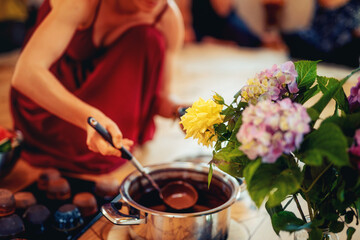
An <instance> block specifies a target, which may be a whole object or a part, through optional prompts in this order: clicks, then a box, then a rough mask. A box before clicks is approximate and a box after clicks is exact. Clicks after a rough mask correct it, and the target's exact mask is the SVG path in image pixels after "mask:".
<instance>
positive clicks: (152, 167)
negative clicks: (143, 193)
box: [120, 162, 240, 218]
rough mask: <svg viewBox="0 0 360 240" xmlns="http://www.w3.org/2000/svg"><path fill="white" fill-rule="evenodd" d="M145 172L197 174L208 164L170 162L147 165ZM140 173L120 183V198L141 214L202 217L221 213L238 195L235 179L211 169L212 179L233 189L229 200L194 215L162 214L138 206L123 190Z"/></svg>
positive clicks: (129, 176)
mask: <svg viewBox="0 0 360 240" xmlns="http://www.w3.org/2000/svg"><path fill="white" fill-rule="evenodd" d="M144 169H145V171H147V172H148V173H151V172H152V171H156V170H164V169H191V170H197V171H199V172H208V171H209V167H208V164H205V163H196V164H195V163H192V162H171V163H162V164H154V165H148V166H145V167H144ZM140 176H141V173H140V172H139V171H133V172H132V173H130V174H129V175H128V176H127V177H126V178H125V179H124V180H123V182H122V183H121V185H120V194H121V198H122V199H123V200H124V201H125V202H126V203H127V204H129V205H130V206H131V207H133V208H135V209H138V210H139V211H141V212H145V213H149V214H152V215H156V216H163V217H172V218H188V217H198V216H204V215H209V214H213V213H217V212H219V211H222V210H224V209H226V208H228V207H230V206H231V205H232V204H233V203H234V202H235V201H236V199H237V197H238V194H239V193H240V185H239V183H238V182H237V181H236V179H235V178H234V177H232V176H230V175H229V174H227V173H225V172H223V171H221V170H220V169H218V168H213V177H217V178H218V179H219V180H221V181H222V182H224V183H225V184H227V185H230V187H231V188H232V189H233V191H232V193H231V195H230V197H229V199H228V200H227V201H226V202H225V203H223V204H222V205H220V206H218V207H216V208H213V209H210V210H207V211H202V212H195V213H172V212H162V211H157V210H154V209H150V208H147V207H145V206H142V205H140V204H139V203H137V202H135V201H134V200H133V199H132V198H131V197H130V195H129V194H128V192H127V191H125V189H128V188H129V186H130V184H131V182H132V180H134V179H136V178H137V177H140Z"/></svg>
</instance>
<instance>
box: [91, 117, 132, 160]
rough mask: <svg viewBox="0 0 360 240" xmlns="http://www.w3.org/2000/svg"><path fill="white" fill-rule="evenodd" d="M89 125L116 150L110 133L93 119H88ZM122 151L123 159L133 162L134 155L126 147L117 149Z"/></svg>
mask: <svg viewBox="0 0 360 240" xmlns="http://www.w3.org/2000/svg"><path fill="white" fill-rule="evenodd" d="M88 123H89V125H90V126H91V127H93V128H94V129H95V130H96V132H98V133H99V134H100V135H101V136H102V137H103V138H104V139H105V140H106V141H107V142H108V143H110V144H111V145H112V146H113V147H114V148H116V147H115V146H114V143H113V141H112V137H111V135H110V133H109V132H108V131H107V130H106V129H105V128H104V127H103V126H102V125H101V124H100V123H99V122H98V121H96V120H95V118H93V117H89V118H88ZM117 149H119V150H120V151H121V157H122V158H125V159H127V160H131V159H132V158H133V156H132V154H131V153H130V152H129V151H128V150H127V149H126V148H124V147H121V148H117Z"/></svg>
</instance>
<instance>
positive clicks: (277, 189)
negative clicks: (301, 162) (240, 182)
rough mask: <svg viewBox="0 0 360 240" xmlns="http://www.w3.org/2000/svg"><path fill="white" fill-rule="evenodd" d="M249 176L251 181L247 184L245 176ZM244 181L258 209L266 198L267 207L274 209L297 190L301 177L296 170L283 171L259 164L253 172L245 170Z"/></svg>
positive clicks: (270, 165) (276, 165) (277, 166)
mask: <svg viewBox="0 0 360 240" xmlns="http://www.w3.org/2000/svg"><path fill="white" fill-rule="evenodd" d="M254 165H255V164H254ZM255 167H256V166H255ZM246 170H248V171H249V172H250V173H249V172H247V171H246ZM251 174H252V177H251V180H250V182H248V179H247V176H248V175H251ZM245 180H246V182H247V187H248V191H249V194H250V196H251V198H252V200H253V201H254V202H255V204H256V205H257V206H258V207H260V205H261V204H262V202H263V201H264V200H265V199H266V198H268V204H269V207H274V206H277V205H279V204H280V203H281V202H282V201H283V200H284V199H285V198H286V197H287V196H288V195H290V194H293V193H295V192H296V191H297V190H299V188H300V184H301V181H302V175H301V173H300V171H299V170H298V169H296V170H295V169H293V170H290V169H288V168H285V169H283V168H281V167H279V165H278V164H261V165H260V166H259V167H258V168H257V169H256V171H255V172H254V171H253V169H249V168H246V169H245Z"/></svg>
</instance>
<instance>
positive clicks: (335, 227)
mask: <svg viewBox="0 0 360 240" xmlns="http://www.w3.org/2000/svg"><path fill="white" fill-rule="evenodd" d="M343 229H344V223H343V222H338V221H333V222H331V223H330V225H329V231H330V232H333V233H338V232H341V231H342V230H343Z"/></svg>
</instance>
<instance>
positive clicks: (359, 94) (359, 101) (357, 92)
mask: <svg viewBox="0 0 360 240" xmlns="http://www.w3.org/2000/svg"><path fill="white" fill-rule="evenodd" d="M348 100H349V105H350V112H355V111H357V110H359V109H360V77H359V78H358V82H357V84H356V85H355V86H354V87H352V88H351V90H350V96H349V97H348Z"/></svg>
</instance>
